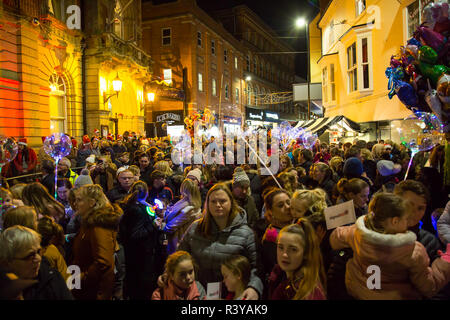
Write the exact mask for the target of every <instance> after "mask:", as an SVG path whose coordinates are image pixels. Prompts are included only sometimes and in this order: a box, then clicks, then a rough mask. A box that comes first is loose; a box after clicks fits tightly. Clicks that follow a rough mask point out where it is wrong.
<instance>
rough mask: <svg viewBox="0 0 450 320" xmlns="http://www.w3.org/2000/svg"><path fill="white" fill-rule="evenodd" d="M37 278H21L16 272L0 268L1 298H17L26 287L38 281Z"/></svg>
mask: <svg viewBox="0 0 450 320" xmlns="http://www.w3.org/2000/svg"><path fill="white" fill-rule="evenodd" d="M37 282H38V281H37V280H25V279H19V277H17V275H15V274H14V273H8V272H6V271H5V270H3V269H2V270H0V300H15V299H16V298H17V297H18V296H19V294H20V293H21V292H22V291H23V290H25V289H26V288H28V287H30V286H32V285H33V284H35V283H37Z"/></svg>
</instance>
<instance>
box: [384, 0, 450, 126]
mask: <svg viewBox="0 0 450 320" xmlns="http://www.w3.org/2000/svg"><path fill="white" fill-rule="evenodd" d="M423 16H424V22H423V23H422V25H420V26H419V27H418V28H417V30H416V31H415V32H414V36H413V37H412V38H411V39H409V40H408V42H407V44H406V46H404V47H403V46H402V47H401V53H400V55H398V56H392V57H391V61H390V66H389V67H388V68H387V69H386V73H385V74H386V77H387V78H388V79H389V81H388V89H389V90H390V92H389V98H390V99H392V97H393V96H394V95H397V97H398V98H399V99H400V101H401V102H402V103H403V104H404V105H405V106H406V107H407V108H408V109H410V110H412V111H413V112H415V113H416V112H432V113H434V114H435V115H436V116H437V117H438V118H439V120H440V121H441V122H442V123H443V130H444V132H450V87H449V80H450V76H449V49H450V42H449V40H448V37H449V31H450V19H449V4H448V3H430V4H428V5H427V6H426V7H425V8H424V10H423Z"/></svg>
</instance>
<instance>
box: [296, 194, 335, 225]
mask: <svg viewBox="0 0 450 320" xmlns="http://www.w3.org/2000/svg"><path fill="white" fill-rule="evenodd" d="M326 207H327V202H326V193H325V191H323V190H322V189H319V188H316V189H313V190H297V191H295V192H294V194H293V195H292V199H291V215H292V216H293V217H294V218H295V219H300V218H302V217H307V216H309V215H311V214H314V213H317V212H323V210H324V209H325V208H326Z"/></svg>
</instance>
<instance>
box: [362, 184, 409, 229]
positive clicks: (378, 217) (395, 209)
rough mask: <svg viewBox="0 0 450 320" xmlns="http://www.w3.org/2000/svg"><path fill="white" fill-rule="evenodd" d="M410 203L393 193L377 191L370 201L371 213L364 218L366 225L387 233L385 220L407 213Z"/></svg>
mask: <svg viewBox="0 0 450 320" xmlns="http://www.w3.org/2000/svg"><path fill="white" fill-rule="evenodd" d="M407 209H408V203H407V202H406V201H405V200H404V199H403V198H401V197H400V196H398V195H395V194H392V193H387V192H386V193H383V192H380V193H377V194H376V195H375V196H374V197H373V198H372V201H370V203H369V212H370V213H369V214H367V215H366V216H365V218H364V224H365V226H366V227H367V228H368V229H370V230H373V231H375V232H379V233H385V232H386V230H385V229H384V228H383V222H384V221H386V219H389V218H395V217H402V216H403V215H404V214H406V212H407Z"/></svg>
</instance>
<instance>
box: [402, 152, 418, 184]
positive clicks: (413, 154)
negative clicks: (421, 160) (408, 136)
mask: <svg viewBox="0 0 450 320" xmlns="http://www.w3.org/2000/svg"><path fill="white" fill-rule="evenodd" d="M415 154H416V153H415V152H414V153H412V154H411V159H409V164H408V169H407V170H406V174H405V179H403V181H405V180H406V178H407V177H408V173H409V168H411V164H412V161H413V158H414V156H415Z"/></svg>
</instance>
